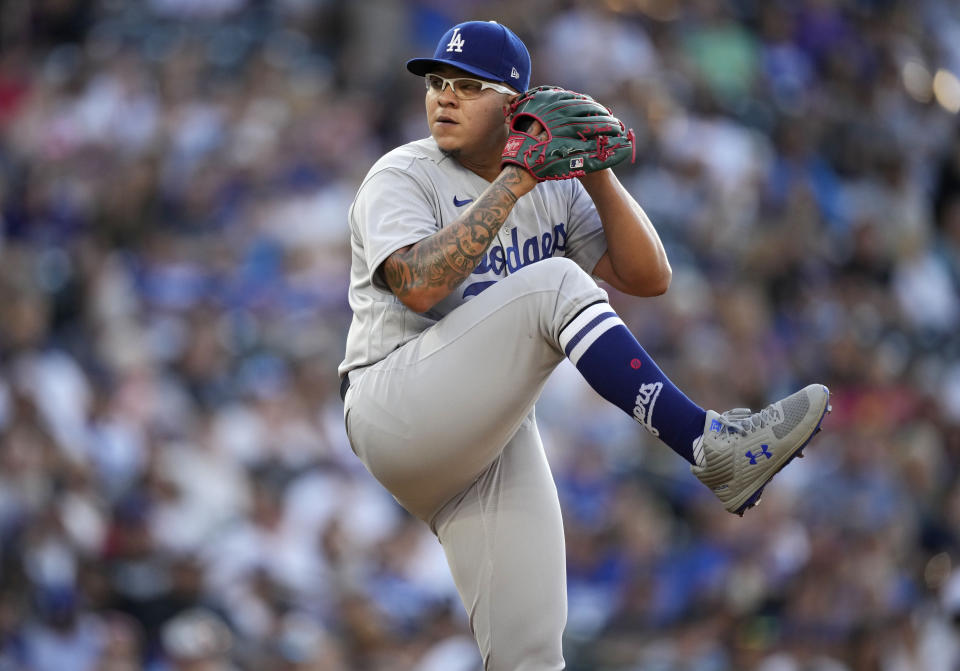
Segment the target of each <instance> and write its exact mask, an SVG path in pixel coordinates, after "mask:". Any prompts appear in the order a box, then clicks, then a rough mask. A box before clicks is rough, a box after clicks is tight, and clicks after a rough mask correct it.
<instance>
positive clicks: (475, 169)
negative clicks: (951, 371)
mask: <svg viewBox="0 0 960 671" xmlns="http://www.w3.org/2000/svg"><path fill="white" fill-rule="evenodd" d="M407 69H408V70H409V71H410V72H412V73H413V74H415V75H419V76H421V77H423V80H424V83H425V85H426V97H425V103H426V115H427V124H428V126H429V129H430V137H427V138H425V139H423V140H418V141H415V142H411V143H409V144H407V145H404V146H402V147H399V148H397V149H394V150H393V151H391V152H389V153H387V154H386V155H385V156H383V157H382V158H381V159H380V160H378V161H377V162H376V163H375V164H374V166H373V167H372V168H371V169H370V172H369V173H368V174H367V176H366V178H365V179H364V180H363V183H362V184H361V186H360V189H359V191H358V192H357V196H356V199H355V200H354V202H353V205H352V207H351V209H350V214H349V221H350V231H351V241H352V257H353V258H352V268H351V278H350V289H349V298H350V306H351V308H352V309H353V322H352V324H351V326H350V332H349V335H348V337H347V345H346V356H345V358H344V360H343V363H342V364H341V365H340V369H339V373H340V376H341V379H342V384H341V394H342V395H343V397H344V418H345V422H346V429H347V434H348V436H349V438H350V444H351V445H352V447H353V450H354V451H355V452H356V454H357V456H358V457H359V458H360V459H361V460H362V461H363V463H364V464H365V465H366V467H367V468H368V469H369V471H370V472H371V473H372V474H373V475H374V477H376V478H377V480H378V481H379V482H380V483H382V484H383V486H384V487H386V488H387V489H388V490H389V491H390V492H391V493H392V494H393V496H394V497H396V499H397V501H399V502H400V504H401V505H403V506H404V507H405V508H406V509H407V510H408V511H410V513H412V514H413V515H415V516H417V517H419V518H420V519H421V520H423V521H424V522H425V523H426V524H428V525H429V526H430V528H431V529H432V530H433V532H434V533H435V534H436V535H437V538H438V539H439V540H440V542H441V544H442V545H443V549H444V552H445V553H446V557H447V561H448V563H449V565H450V570H451V572H452V574H453V577H454V580H455V581H456V584H457V587H458V590H459V592H460V596H461V598H462V600H463V604H464V607H465V608H466V609H467V612H468V613H469V616H470V626H471V628H472V631H473V634H474V636H475V637H476V640H477V644H478V645H479V647H480V651H481V653H482V655H483V659H484V668H485V669H488V670H495V671H517V670H520V669H522V670H524V671H534V670H536V671H547V670H548V669H549V670H555V669H563V668H564V660H563V655H562V652H561V636H562V633H563V628H564V624H565V622H566V576H565V550H564V539H563V526H562V523H561V517H560V505H559V501H558V498H557V491H556V487H555V485H554V482H553V479H552V476H551V473H550V468H549V466H548V464H547V461H546V458H545V456H544V450H543V446H542V444H541V442H540V435H539V433H538V431H537V423H536V418H535V417H534V404H535V402H536V401H537V398H538V396H539V394H540V391H541V389H542V388H543V385H544V383H545V381H546V380H547V377H548V376H549V375H550V373H551V371H553V369H554V368H555V367H556V366H557V364H559V363H560V361H561V360H562V359H563V358H564V357H566V358H568V359H570V360H571V361H572V362H573V363H574V365H576V367H577V369H578V370H579V371H580V373H581V374H582V375H583V377H584V379H585V380H586V382H587V383H588V384H589V385H590V386H591V387H593V389H595V390H596V391H597V392H598V393H599V394H600V395H601V396H603V397H604V398H605V399H607V400H608V401H609V402H611V403H613V404H615V405H617V406H619V407H620V408H622V409H623V411H624V412H626V413H627V414H628V415H630V416H631V417H634V418H635V419H636V421H637V422H638V423H639V424H640V425H642V426H643V427H644V428H645V429H646V430H647V431H649V432H650V433H652V434H653V435H654V436H657V437H658V438H659V439H660V440H661V441H663V442H664V443H665V444H666V445H667V446H668V447H670V448H671V449H672V450H674V451H675V452H676V453H677V454H679V455H680V456H681V457H682V458H684V459H686V460H687V461H688V462H690V465H691V470H692V472H693V474H694V475H695V476H696V477H697V478H699V479H700V480H701V481H702V482H703V483H704V484H705V485H706V486H707V487H709V488H710V489H711V490H712V491H713V492H714V493H715V494H716V495H717V497H718V498H719V499H720V502H721V503H722V505H723V506H724V507H725V508H726V509H727V510H729V511H730V512H732V513H736V514H741V515H742V514H743V512H744V511H745V510H747V509H748V508H750V507H751V506H753V505H755V504H756V503H757V501H758V500H759V498H760V495H761V493H762V491H763V488H764V486H765V485H766V484H767V483H768V482H769V481H770V479H771V478H772V477H773V476H774V474H775V473H776V472H777V471H779V470H780V469H781V468H783V467H784V466H785V465H786V464H787V463H788V462H789V461H790V460H791V459H793V458H794V457H795V456H797V455H798V454H799V453H800V451H801V450H802V449H803V447H804V446H805V445H806V444H807V442H808V441H809V440H810V438H812V437H813V435H814V434H815V433H816V432H817V431H818V430H819V428H820V422H821V420H822V419H823V416H824V414H825V413H826V412H827V411H828V409H829V405H828V403H829V392H828V390H827V389H826V387H824V386H822V385H819V384H814V385H810V386H808V387H806V388H805V389H802V390H800V391H798V392H796V393H794V394H792V395H790V396H788V397H787V398H785V399H782V400H780V401H778V402H776V403H773V404H772V405H770V406H768V407H766V408H764V409H763V410H761V411H760V412H757V413H752V412H751V411H749V410H744V409H736V410H731V411H727V412H724V413H718V412H714V411H713V410H705V409H703V408H701V407H699V406H698V405H696V404H695V403H694V402H693V401H691V400H690V399H689V398H687V396H685V395H684V394H683V392H682V391H680V390H679V389H678V388H677V387H676V386H675V385H674V384H673V383H672V382H671V381H670V379H669V378H668V377H667V376H666V375H664V373H663V371H661V370H660V368H659V367H658V366H657V364H656V363H654V361H653V360H652V359H651V358H650V357H649V356H648V355H647V353H646V352H645V351H644V349H643V348H642V347H641V346H640V344H639V343H638V342H637V340H636V339H635V338H634V337H633V335H632V334H631V333H630V331H629V330H628V329H627V328H626V326H625V325H624V323H623V322H622V321H621V320H620V318H619V316H618V315H617V313H616V312H615V311H614V310H613V309H612V308H611V306H610V304H609V303H608V302H607V294H606V293H605V292H604V290H603V289H601V288H600V287H599V286H598V282H597V281H598V280H599V281H600V282H604V283H606V284H609V285H610V286H613V287H615V288H617V289H618V290H620V291H623V292H626V293H628V294H632V295H635V296H653V295H657V294H661V293H663V292H664V291H666V290H667V288H668V286H669V284H670V278H671V270H670V264H669V262H668V260H667V257H666V254H665V252H664V248H663V245H662V244H661V241H660V238H659V236H658V234H657V231H656V229H655V228H654V227H653V225H652V224H651V222H650V220H649V219H648V218H647V216H646V214H645V213H644V211H643V209H642V208H641V207H640V205H638V204H637V202H636V201H635V200H634V199H633V197H632V196H631V195H630V194H629V193H628V192H627V191H626V189H625V188H624V187H623V186H622V185H621V184H620V182H619V181H618V180H617V177H616V176H615V175H614V173H613V171H612V170H611V168H612V167H613V166H615V165H616V164H618V163H620V162H622V161H625V160H631V161H632V160H633V158H634V137H633V133H632V131H630V130H628V129H626V128H624V125H623V124H622V123H621V122H620V120H619V119H617V117H615V116H614V115H613V113H612V112H611V111H610V110H609V109H607V108H606V107H605V106H604V105H602V104H600V103H598V102H597V101H595V100H593V99H592V98H590V97H589V96H587V95H584V94H581V93H575V92H572V91H566V90H563V89H560V88H556V87H547V86H543V87H538V88H534V89H530V86H529V85H530V56H529V54H528V52H527V49H526V47H525V46H524V44H523V43H522V42H521V41H520V39H519V38H518V37H517V36H516V35H515V34H514V33H513V32H511V31H510V30H509V29H507V28H506V27H504V26H502V25H500V24H497V23H495V22H483V21H470V22H467V23H461V24H459V25H457V26H454V27H453V28H451V29H450V30H448V31H447V33H446V34H444V36H443V37H442V38H441V39H440V41H439V43H438V44H437V48H436V51H435V52H434V54H433V57H432V58H415V59H413V60H411V61H409V62H408V63H407Z"/></svg>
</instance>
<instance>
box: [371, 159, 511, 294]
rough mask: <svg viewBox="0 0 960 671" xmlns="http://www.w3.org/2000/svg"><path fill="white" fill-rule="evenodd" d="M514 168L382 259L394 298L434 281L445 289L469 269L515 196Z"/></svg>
mask: <svg viewBox="0 0 960 671" xmlns="http://www.w3.org/2000/svg"><path fill="white" fill-rule="evenodd" d="M518 172H519V171H513V170H507V171H505V172H503V173H502V174H501V175H499V176H498V177H497V179H496V180H494V182H493V183H492V184H491V185H490V186H489V187H488V188H487V190H486V191H484V193H483V195H481V196H480V198H478V199H477V202H475V203H474V204H473V206H472V207H470V209H468V210H467V211H466V212H464V213H463V215H462V216H460V217H459V218H458V219H457V220H456V221H454V222H453V223H452V224H451V225H450V226H447V227H446V228H443V229H441V230H439V231H437V232H436V233H434V234H433V235H430V236H428V237H426V238H424V239H423V240H420V241H419V242H417V243H416V244H415V245H413V246H411V247H410V248H409V249H407V250H405V251H398V252H394V253H393V254H391V255H390V257H389V258H387V260H386V261H384V263H383V276H384V279H385V280H386V282H387V285H388V286H389V287H390V289H392V290H393V293H394V294H396V295H397V297H398V298H400V299H403V298H404V297H405V296H407V295H409V294H410V293H411V292H412V291H417V290H422V289H431V288H435V287H445V288H446V289H447V291H448V292H449V291H451V290H453V288H454V287H456V286H457V285H458V284H460V283H461V282H462V281H463V280H464V279H466V277H467V276H468V275H469V274H470V273H472V272H473V269H474V268H476V267H477V264H478V263H480V259H481V258H483V254H484V253H485V252H486V251H487V247H488V246H489V245H490V242H491V241H492V240H493V238H494V236H495V235H496V234H497V231H499V230H500V227H501V226H503V222H504V221H505V220H506V218H507V215H508V214H509V213H510V210H512V209H513V206H514V205H515V204H516V202H517V197H516V196H515V195H514V194H513V192H512V191H511V190H510V189H509V185H512V184H517V183H519V181H520V178H521V175H520V174H518Z"/></svg>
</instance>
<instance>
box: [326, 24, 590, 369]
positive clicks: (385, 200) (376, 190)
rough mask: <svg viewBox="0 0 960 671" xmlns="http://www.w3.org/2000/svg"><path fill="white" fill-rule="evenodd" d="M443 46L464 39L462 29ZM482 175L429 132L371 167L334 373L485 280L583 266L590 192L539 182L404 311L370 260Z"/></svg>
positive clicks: (400, 337)
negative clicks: (492, 233)
mask: <svg viewBox="0 0 960 671" xmlns="http://www.w3.org/2000/svg"><path fill="white" fill-rule="evenodd" d="M451 43H452V44H451V48H452V49H456V48H457V46H460V47H463V41H462V36H460V39H459V40H451ZM489 186H490V182H488V181H487V180H485V179H484V178H482V177H480V176H479V175H477V174H475V173H473V172H471V171H470V170H467V169H466V168H464V167H463V166H462V165H460V164H459V163H457V161H456V160H454V159H453V158H451V157H450V156H448V155H446V154H444V153H443V152H442V151H440V149H439V148H438V147H437V143H436V142H435V141H434V140H433V138H426V139H424V140H418V141H416V142H411V143H409V144H406V145H403V146H402V147H398V148H397V149H394V150H393V151H391V152H389V153H388V154H386V155H385V156H383V157H382V158H381V159H380V160H379V161H377V162H376V163H375V164H374V166H373V167H372V168H371V169H370V172H369V173H368V174H367V176H366V178H365V179H364V181H363V183H362V184H361V186H360V189H359V190H358V192H357V197H356V199H355V200H354V202H353V205H352V206H351V208H350V214H349V217H350V232H351V254H352V261H351V267H350V289H349V300H350V307H351V308H352V310H353V321H352V322H351V324H350V331H349V333H348V334H347V352H346V356H345V358H344V360H343V362H342V363H341V364H340V373H341V374H343V372H344V371H346V370H351V369H353V368H358V367H361V366H367V365H370V364H373V363H376V362H377V361H379V360H380V359H382V358H384V357H385V356H387V355H388V354H390V352H392V351H394V350H395V349H396V348H397V347H400V346H401V345H403V344H404V343H406V342H407V341H409V340H412V339H413V338H415V337H416V336H417V335H418V334H419V333H420V332H422V331H424V330H425V329H428V328H430V327H431V326H432V325H433V324H435V323H436V322H437V320H439V319H442V318H443V317H444V316H446V315H447V314H449V313H450V312H451V311H452V310H455V309H456V308H457V307H458V306H460V305H461V304H463V303H464V302H465V301H468V300H470V299H472V298H474V297H475V296H477V295H478V294H480V293H481V292H483V291H484V290H485V289H487V288H488V287H490V286H491V285H492V284H493V283H495V282H498V281H500V280H503V279H504V278H506V277H507V276H508V275H511V274H513V273H515V272H518V271H521V270H523V268H524V267H526V266H529V265H530V264H533V263H537V262H538V261H541V260H543V259H546V258H550V257H553V256H565V257H567V258H569V259H570V260H572V261H574V262H575V263H577V264H578V265H579V266H580V267H581V268H583V269H584V270H585V271H586V272H588V273H589V272H592V271H593V269H594V267H595V266H596V264H597V262H598V261H599V260H600V257H601V256H602V255H603V253H604V252H605V251H606V248H607V243H606V238H605V237H604V235H603V227H602V226H601V225H600V217H599V216H598V215H597V211H596V207H594V205H593V201H592V200H590V197H589V196H588V195H587V193H586V191H585V190H584V188H583V185H581V184H580V182H579V181H577V180H575V179H571V180H562V181H546V182H541V183H540V184H538V185H537V188H536V189H535V190H534V191H532V192H530V193H529V194H527V195H525V196H524V197H523V198H521V199H520V200H519V201H517V204H516V205H515V206H514V207H513V210H511V212H510V214H509V216H508V217H507V219H506V221H505V222H504V225H503V227H502V228H501V229H500V231H499V232H498V234H497V236H496V238H495V239H494V240H493V241H492V242H491V244H490V246H489V247H488V248H487V251H486V253H485V254H484V255H483V257H482V258H481V259H480V262H479V264H478V265H477V267H476V268H475V269H474V271H473V272H472V273H471V274H470V275H469V276H467V278H466V279H465V280H464V281H463V282H461V284H460V286H458V287H457V288H456V289H455V290H454V291H453V292H452V293H450V295H449V296H447V297H446V298H444V299H443V300H442V301H440V302H439V303H437V304H436V305H435V306H434V307H433V308H431V309H430V310H429V311H428V312H426V313H423V314H418V313H415V312H413V311H411V310H410V309H409V308H407V307H406V306H405V305H404V304H403V303H401V302H400V301H399V299H397V297H396V296H394V295H393V293H392V292H391V291H390V289H389V287H387V286H386V285H385V284H384V282H383V279H382V277H380V275H379V273H378V269H379V268H380V266H381V265H382V264H383V262H384V260H386V258H387V257H388V256H389V255H390V254H392V253H393V252H395V251H396V250H398V249H400V248H401V247H404V246H407V245H412V244H415V243H417V242H419V241H420V240H423V239H424V238H426V237H429V236H431V235H433V234H434V233H436V232H437V231H439V230H441V229H442V228H444V227H446V226H450V225H452V224H453V223H454V222H456V221H457V219H459V218H460V217H461V216H463V214H464V212H466V211H467V208H468V206H469V205H470V204H471V201H476V199H478V198H479V197H480V195H481V194H482V193H483V192H484V190H485V189H487V187H489Z"/></svg>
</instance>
